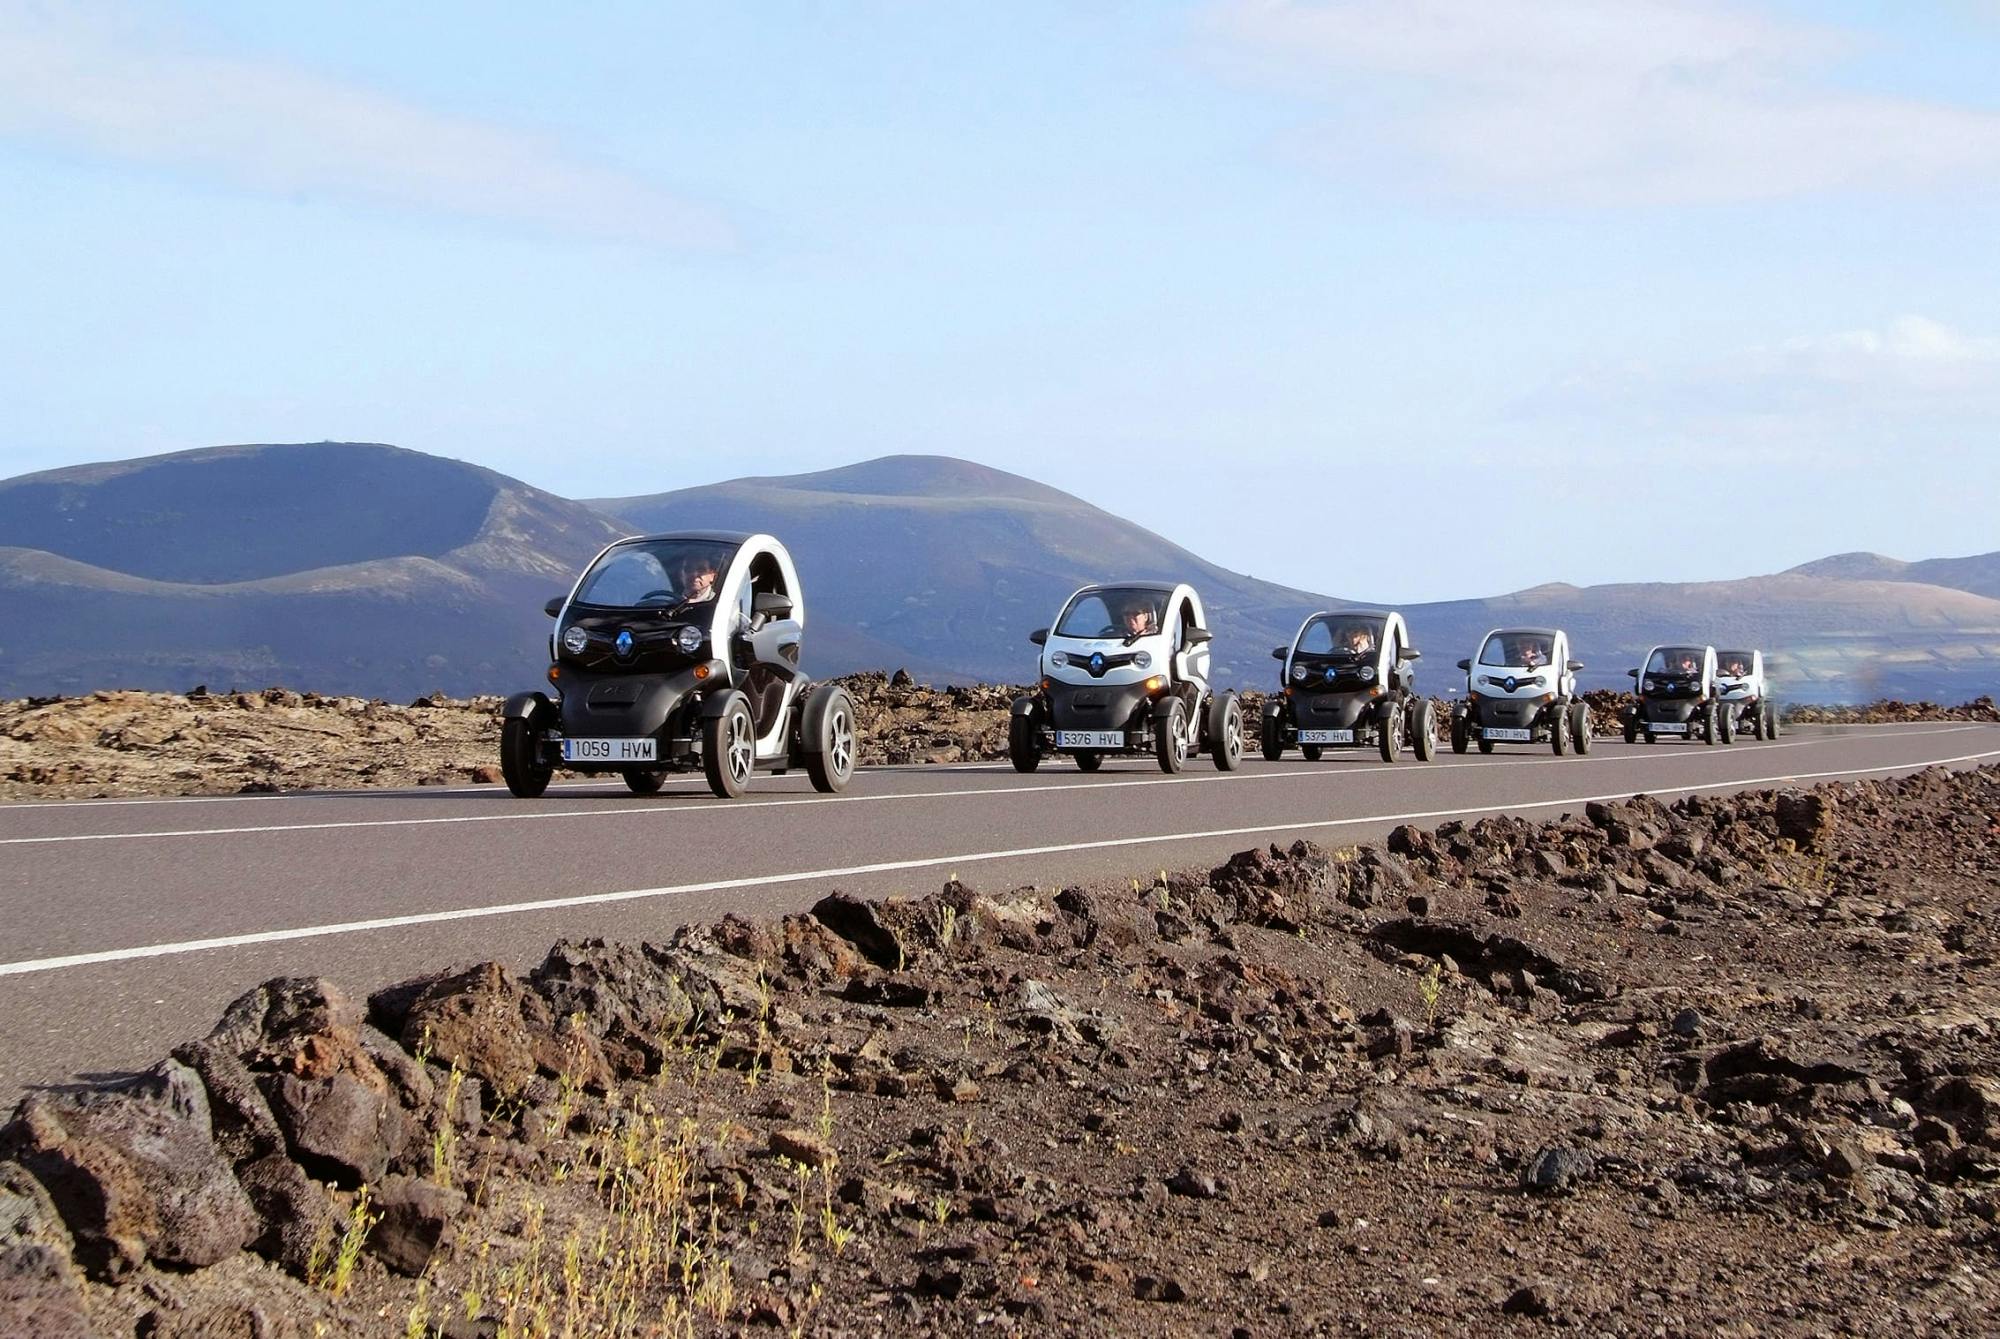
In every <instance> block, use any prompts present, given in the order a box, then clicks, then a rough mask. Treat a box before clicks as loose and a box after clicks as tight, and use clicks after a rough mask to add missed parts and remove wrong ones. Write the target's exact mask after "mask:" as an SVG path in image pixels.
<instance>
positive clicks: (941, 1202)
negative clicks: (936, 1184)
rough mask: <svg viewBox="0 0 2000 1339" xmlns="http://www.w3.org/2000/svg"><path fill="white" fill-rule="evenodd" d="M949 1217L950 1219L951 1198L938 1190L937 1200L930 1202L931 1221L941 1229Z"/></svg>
mask: <svg viewBox="0 0 2000 1339" xmlns="http://www.w3.org/2000/svg"><path fill="white" fill-rule="evenodd" d="M950 1217H951V1196H950V1195H947V1194H946V1193H945V1192H943V1191H942V1190H940V1191H939V1192H938V1194H937V1198H936V1199H933V1200H932V1201H931V1221H932V1222H934V1223H936V1224H937V1225H938V1226H939V1227H943V1226H944V1225H945V1221H946V1220H947V1219H949V1218H950Z"/></svg>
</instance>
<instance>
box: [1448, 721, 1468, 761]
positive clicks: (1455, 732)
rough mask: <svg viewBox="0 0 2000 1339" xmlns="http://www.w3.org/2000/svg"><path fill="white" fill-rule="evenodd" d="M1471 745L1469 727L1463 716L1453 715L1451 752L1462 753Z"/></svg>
mask: <svg viewBox="0 0 2000 1339" xmlns="http://www.w3.org/2000/svg"><path fill="white" fill-rule="evenodd" d="M1471 747H1472V731H1471V727H1470V726H1468V725H1467V724H1466V723H1465V717H1463V716H1456V715H1455V716H1453V717H1452V718H1451V751H1452V752H1453V753H1463V752H1465V751H1466V750H1467V749H1468V748H1471Z"/></svg>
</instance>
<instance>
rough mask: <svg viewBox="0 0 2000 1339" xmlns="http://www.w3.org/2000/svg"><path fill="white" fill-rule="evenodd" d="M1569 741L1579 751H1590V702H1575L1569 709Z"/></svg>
mask: <svg viewBox="0 0 2000 1339" xmlns="http://www.w3.org/2000/svg"><path fill="white" fill-rule="evenodd" d="M1569 742H1570V746H1571V747H1572V748H1574V749H1575V750H1576V751H1577V752H1578V753H1588V752H1590V744H1591V734H1590V704H1589V703H1588V702H1574V703H1571V704H1570V709H1569Z"/></svg>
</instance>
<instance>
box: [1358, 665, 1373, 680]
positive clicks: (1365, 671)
mask: <svg viewBox="0 0 2000 1339" xmlns="http://www.w3.org/2000/svg"><path fill="white" fill-rule="evenodd" d="M1360 672H1361V682H1363V683H1374V682H1375V667H1374V666H1373V665H1363V666H1362V667H1361V671H1360Z"/></svg>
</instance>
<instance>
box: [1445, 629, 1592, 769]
mask: <svg viewBox="0 0 2000 1339" xmlns="http://www.w3.org/2000/svg"><path fill="white" fill-rule="evenodd" d="M1458 667H1459V668H1460V669H1462V670H1464V671H1465V701H1463V702H1461V703H1459V704H1458V705H1457V706H1456V707H1454V708H1453V710H1452V715H1451V748H1452V752H1454V753H1463V752H1465V750H1466V749H1467V748H1468V747H1470V746H1471V745H1473V744H1477V745H1478V746H1479V751H1480V752H1481V753H1491V752H1492V751H1493V746H1494V745H1495V744H1537V743H1545V744H1547V745H1549V747H1550V748H1551V749H1553V750H1554V751H1555V752H1556V754H1557V755H1561V754H1564V753H1568V752H1569V751H1570V750H1571V749H1572V748H1574V749H1575V750H1576V751H1577V752H1578V753H1588V752H1590V707H1589V706H1588V705H1587V704H1586V703H1585V702H1584V701H1583V699H1582V698H1580V697H1578V696H1577V693H1576V672H1577V671H1578V670H1580V669H1582V668H1583V665H1582V662H1580V661H1576V660H1571V659H1570V655H1569V634H1568V633H1566V632H1564V631H1563V630H1562V629H1561V628H1495V629H1494V630H1493V631H1491V632H1489V633H1487V634H1486V640H1484V641H1483V642H1481V643H1480V644H1479V654H1478V655H1476V656H1474V657H1472V659H1470V660H1461V661H1459V662H1458Z"/></svg>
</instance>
